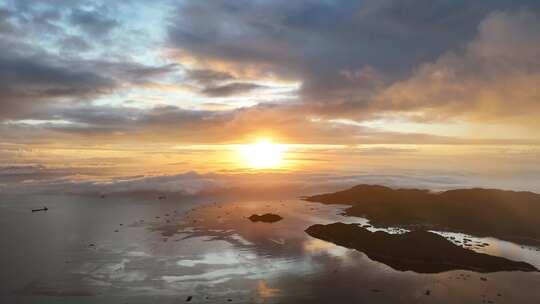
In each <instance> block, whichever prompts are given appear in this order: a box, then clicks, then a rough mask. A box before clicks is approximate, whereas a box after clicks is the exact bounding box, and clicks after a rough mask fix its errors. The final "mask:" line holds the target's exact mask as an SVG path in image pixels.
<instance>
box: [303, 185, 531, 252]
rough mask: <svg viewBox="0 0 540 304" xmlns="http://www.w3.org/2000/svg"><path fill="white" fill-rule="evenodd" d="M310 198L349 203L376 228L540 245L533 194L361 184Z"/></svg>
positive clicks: (352, 211)
mask: <svg viewBox="0 0 540 304" xmlns="http://www.w3.org/2000/svg"><path fill="white" fill-rule="evenodd" d="M305 200H307V201H311V202H320V203H323V204H345V205H350V207H349V208H347V209H346V210H345V214H346V215H350V216H361V217H365V218H367V219H368V220H369V221H370V224H371V225H373V226H375V227H401V228H406V229H434V230H442V231H452V232H463V233H468V234H473V235H476V236H492V237H496V238H499V239H503V240H508V241H513V242H517V243H522V244H527V245H534V246H538V245H540V225H538V221H539V217H540V195H539V194H536V193H533V192H524V191H523V192H517V191H505V190H497V189H481V188H474V189H456V190H448V191H444V192H431V191H428V190H421V189H392V188H389V187H385V186H379V185H358V186H355V187H352V188H350V189H347V190H344V191H338V192H335V193H328V194H320V195H314V196H309V197H306V198H305Z"/></svg>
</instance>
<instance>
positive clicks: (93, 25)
mask: <svg viewBox="0 0 540 304" xmlns="http://www.w3.org/2000/svg"><path fill="white" fill-rule="evenodd" d="M105 8H106V7H101V9H100V11H98V10H81V9H74V10H72V11H71V14H70V16H69V18H70V21H71V23H72V24H73V25H75V26H77V27H79V28H80V29H82V30H83V31H84V32H86V33H88V34H90V35H93V36H103V35H107V34H108V33H109V32H110V31H112V30H113V29H114V28H115V27H117V26H118V22H117V21H116V20H115V19H113V18H110V17H109V16H107V15H106V14H103V13H102V11H103V10H105Z"/></svg>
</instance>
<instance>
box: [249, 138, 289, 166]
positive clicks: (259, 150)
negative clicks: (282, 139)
mask: <svg viewBox="0 0 540 304" xmlns="http://www.w3.org/2000/svg"><path fill="white" fill-rule="evenodd" d="M285 151H286V147H285V145H280V144H275V143H272V142H271V141H270V140H268V139H261V140H259V141H257V142H256V143H253V144H248V145H243V146H242V147H241V153H242V155H243V158H244V162H245V164H246V165H247V166H249V167H251V168H254V169H273V168H279V167H280V166H282V163H283V154H284V153H285Z"/></svg>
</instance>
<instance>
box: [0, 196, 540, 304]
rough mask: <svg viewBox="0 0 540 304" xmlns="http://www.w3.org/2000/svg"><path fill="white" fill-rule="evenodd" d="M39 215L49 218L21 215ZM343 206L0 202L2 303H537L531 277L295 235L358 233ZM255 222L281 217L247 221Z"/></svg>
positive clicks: (533, 256)
mask: <svg viewBox="0 0 540 304" xmlns="http://www.w3.org/2000/svg"><path fill="white" fill-rule="evenodd" d="M42 205H47V206H48V207H49V208H50V210H49V211H48V212H46V213H45V212H38V213H32V212H30V210H31V209H33V208H39V207H41V206H42ZM343 208H344V207H343V206H327V205H322V204H318V203H308V202H304V201H300V200H297V199H283V200H265V201H246V202H243V201H227V202H225V201H219V200H216V201H213V200H212V201H211V200H189V199H185V198H175V197H167V199H163V200H157V199H156V197H155V196H145V197H143V196H138V197H137V196H131V197H105V198H103V199H102V198H99V197H84V196H67V195H66V196H25V197H20V196H18V197H7V196H2V197H0V229H1V235H2V237H1V240H0V241H1V248H2V249H1V253H0V257H1V261H0V262H1V266H2V272H1V274H0V276H1V283H2V289H1V294H0V297H1V299H2V301H1V302H2V303H158V302H159V303H183V302H185V301H186V300H187V298H188V297H190V296H191V297H192V298H191V301H190V302H191V303H331V302H332V303H352V302H356V303H362V302H378V303H398V302H399V303H488V302H489V301H491V302H493V303H540V293H539V292H538V290H539V288H540V275H539V274H538V273H523V272H499V273H491V274H478V273H474V272H470V271H450V272H444V273H440V274H417V273H414V272H410V271H408V272H401V271H396V270H393V269H392V268H390V267H388V266H386V265H385V264H381V263H378V262H374V261H371V260H370V259H369V258H367V257H366V256H365V255H364V254H363V253H361V252H358V251H355V250H350V249H346V248H343V247H340V246H336V245H333V244H331V243H327V242H324V241H321V240H318V239H315V238H312V237H310V236H309V235H307V234H306V233H305V232H304V230H305V229H306V228H307V227H309V226H310V225H312V224H327V223H332V222H336V221H341V222H347V223H353V222H355V223H367V221H366V220H365V219H362V218H355V217H344V216H342V215H340V214H341V211H342V209H343ZM266 212H272V213H277V214H279V215H281V216H283V218H284V219H283V220H282V221H280V222H277V223H273V224H268V223H252V222H250V221H249V220H248V219H247V217H248V216H250V215H251V214H254V213H258V214H261V213H266ZM391 232H396V233H397V232H398V230H391ZM442 234H443V235H448V236H453V237H455V238H456V239H458V240H459V239H462V238H464V237H467V238H471V237H470V236H466V235H461V234H446V233H442ZM472 239H473V243H475V242H476V243H484V242H486V243H489V244H490V245H489V246H487V247H475V248H474V250H477V251H481V252H486V253H489V254H493V255H500V256H505V257H508V258H511V259H515V260H522V261H526V262H529V263H531V264H533V265H535V266H536V267H540V252H539V251H538V250H537V249H536V248H530V247H522V246H519V245H516V244H513V243H509V242H504V241H499V240H497V239H493V238H472ZM481 277H483V278H485V279H486V280H481V279H480V278H481ZM426 290H429V291H430V294H429V295H426V294H425V293H426Z"/></svg>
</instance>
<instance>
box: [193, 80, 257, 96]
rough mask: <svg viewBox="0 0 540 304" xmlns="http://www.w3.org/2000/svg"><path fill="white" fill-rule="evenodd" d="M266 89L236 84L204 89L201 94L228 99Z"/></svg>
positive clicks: (249, 84) (252, 84)
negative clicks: (228, 97)
mask: <svg viewBox="0 0 540 304" xmlns="http://www.w3.org/2000/svg"><path fill="white" fill-rule="evenodd" d="M260 88H264V86H261V85H257V84H254V83H243V82H235V83H229V84H225V85H219V86H211V87H207V88H205V89H203V90H202V91H201V92H202V93H203V94H204V95H206V96H210V97H227V96H233V95H241V94H245V93H248V92H251V91H253V90H256V89H260Z"/></svg>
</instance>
